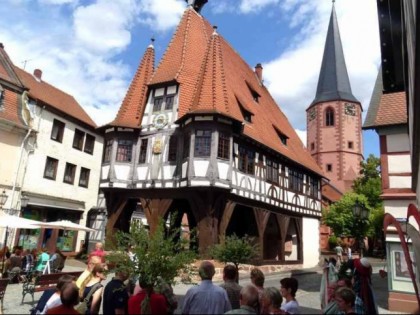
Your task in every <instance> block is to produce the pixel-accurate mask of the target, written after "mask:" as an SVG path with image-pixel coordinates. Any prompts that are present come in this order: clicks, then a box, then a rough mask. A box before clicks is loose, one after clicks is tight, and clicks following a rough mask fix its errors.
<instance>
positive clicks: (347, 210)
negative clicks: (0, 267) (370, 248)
mask: <svg viewBox="0 0 420 315" xmlns="http://www.w3.org/2000/svg"><path fill="white" fill-rule="evenodd" d="M356 202H358V203H359V204H360V205H361V206H363V207H365V208H367V209H368V210H370V206H369V202H368V199H367V198H366V196H365V195H362V194H356V193H352V192H350V193H346V194H344V195H343V197H342V198H341V199H340V200H339V201H337V202H335V203H334V204H332V205H331V206H330V208H329V209H328V210H326V209H323V220H324V222H325V224H327V225H328V226H329V227H331V228H332V229H333V231H334V234H335V235H336V236H340V235H346V236H349V235H353V236H356V235H366V233H367V231H368V229H369V224H368V219H366V221H365V222H361V220H359V219H358V220H355V218H354V214H353V208H354V205H355V204H356ZM361 223H364V224H361Z"/></svg>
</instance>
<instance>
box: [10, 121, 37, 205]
mask: <svg viewBox="0 0 420 315" xmlns="http://www.w3.org/2000/svg"><path fill="white" fill-rule="evenodd" d="M32 130H33V129H32V128H29V130H28V132H27V133H26V136H25V138H23V141H22V144H21V145H20V156H19V162H18V165H17V169H16V176H15V180H14V181H13V187H12V198H11V200H10V207H13V201H14V199H15V191H16V183H17V180H18V176H19V171H20V165H21V163H22V157H23V150H24V149H25V143H26V140H28V137H29V136H30V134H31V133H32Z"/></svg>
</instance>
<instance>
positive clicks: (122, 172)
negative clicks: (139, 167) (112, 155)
mask: <svg viewBox="0 0 420 315" xmlns="http://www.w3.org/2000/svg"><path fill="white" fill-rule="evenodd" d="M114 170H115V177H116V178H117V179H122V180H127V179H128V174H129V172H130V166H129V165H115V166H114Z"/></svg>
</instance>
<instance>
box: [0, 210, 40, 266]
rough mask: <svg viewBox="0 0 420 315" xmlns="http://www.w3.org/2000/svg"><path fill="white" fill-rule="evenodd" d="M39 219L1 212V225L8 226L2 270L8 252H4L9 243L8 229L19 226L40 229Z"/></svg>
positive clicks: (19, 227) (18, 227)
mask: <svg viewBox="0 0 420 315" xmlns="http://www.w3.org/2000/svg"><path fill="white" fill-rule="evenodd" d="M40 223H42V222H39V221H35V220H29V219H25V218H21V217H18V216H14V215H9V214H5V213H0V227H4V228H6V236H5V239H4V243H3V258H2V265H3V267H2V272H3V268H4V257H5V256H6V253H5V252H4V249H5V247H6V245H7V238H8V236H9V232H8V229H9V228H15V229H16V228H17V229H39V228H40V227H41V226H40Z"/></svg>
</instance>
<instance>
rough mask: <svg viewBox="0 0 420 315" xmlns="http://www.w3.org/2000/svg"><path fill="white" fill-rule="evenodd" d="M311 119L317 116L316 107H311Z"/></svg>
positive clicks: (309, 115) (309, 114)
mask: <svg viewBox="0 0 420 315" xmlns="http://www.w3.org/2000/svg"><path fill="white" fill-rule="evenodd" d="M308 117H309V120H314V119H315V117H316V111H315V108H311V109H310V110H309V113H308Z"/></svg>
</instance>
